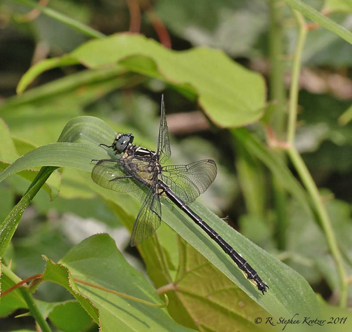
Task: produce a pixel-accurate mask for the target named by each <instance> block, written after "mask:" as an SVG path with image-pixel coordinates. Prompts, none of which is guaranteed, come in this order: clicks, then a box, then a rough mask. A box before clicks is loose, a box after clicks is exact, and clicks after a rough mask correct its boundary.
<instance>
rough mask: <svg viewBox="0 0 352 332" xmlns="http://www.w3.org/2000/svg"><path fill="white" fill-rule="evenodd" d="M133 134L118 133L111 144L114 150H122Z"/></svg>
mask: <svg viewBox="0 0 352 332" xmlns="http://www.w3.org/2000/svg"><path fill="white" fill-rule="evenodd" d="M133 139H134V136H133V135H132V134H119V135H118V136H117V137H116V139H115V142H114V144H113V148H114V150H116V151H117V152H119V153H121V152H124V151H125V150H126V148H127V146H128V144H131V143H132V142H133Z"/></svg>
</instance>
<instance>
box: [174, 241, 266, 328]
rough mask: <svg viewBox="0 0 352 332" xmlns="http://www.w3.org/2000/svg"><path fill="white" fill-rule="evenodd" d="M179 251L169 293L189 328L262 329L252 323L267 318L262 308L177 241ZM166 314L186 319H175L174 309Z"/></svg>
mask: <svg viewBox="0 0 352 332" xmlns="http://www.w3.org/2000/svg"><path fill="white" fill-rule="evenodd" d="M179 250H180V262H179V267H178V271H177V276H176V278H175V280H174V282H173V285H174V288H173V291H174V292H175V294H176V296H177V297H178V298H179V300H180V302H181V303H182V304H183V305H184V307H185V310H186V311H187V314H188V315H189V317H188V322H189V324H190V325H189V326H190V327H193V328H198V329H200V330H202V331H226V330H227V329H228V327H230V326H236V327H237V329H239V330H241V331H261V330H262V329H261V328H260V327H261V326H260V325H256V324H255V323H254V318H255V317H258V316H259V317H264V316H266V315H268V313H267V312H266V311H265V310H264V309H262V308H261V307H260V306H259V305H258V304H257V303H255V301H253V300H252V299H251V298H249V297H248V296H247V295H246V294H245V293H243V292H241V291H240V290H239V289H238V287H237V286H236V285H235V284H234V283H233V282H232V281H231V280H230V279H228V278H227V277H225V276H224V275H223V274H221V273H220V272H219V270H218V269H216V268H215V267H214V266H213V265H212V264H210V263H209V261H208V260H207V259H206V258H205V257H203V256H202V255H200V254H199V253H198V252H197V251H195V250H194V249H193V248H192V247H191V246H190V245H188V244H187V243H186V242H185V241H183V240H181V239H180V240H179ZM167 294H170V291H169V292H167ZM205 313H206V314H205ZM170 314H171V315H172V314H174V315H173V317H174V318H175V320H178V319H182V321H185V320H186V317H179V315H180V313H179V310H178V308H177V307H172V306H170ZM190 321H191V322H192V323H193V324H191V322H190Z"/></svg>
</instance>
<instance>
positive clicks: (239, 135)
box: [232, 128, 311, 214]
mask: <svg viewBox="0 0 352 332" xmlns="http://www.w3.org/2000/svg"><path fill="white" fill-rule="evenodd" d="M232 133H233V135H234V136H235V138H236V139H237V140H238V141H239V142H240V144H242V145H243V148H244V149H246V150H247V151H248V152H249V153H251V154H252V155H253V156H255V157H256V158H258V159H259V160H260V161H261V162H262V163H263V164H264V165H265V166H266V167H268V168H269V169H270V171H271V172H272V173H273V174H275V176H276V177H277V178H278V180H280V182H281V183H282V185H283V187H284V188H285V189H286V190H287V191H288V192H289V193H291V195H292V196H293V197H295V198H296V199H297V201H298V202H299V203H300V204H301V206H302V207H303V209H304V210H305V212H306V213H308V214H311V209H310V207H309V204H308V196H307V194H306V192H305V191H304V189H303V188H302V186H301V185H300V183H299V182H298V181H297V179H296V178H295V177H294V176H293V175H292V173H291V172H290V171H289V169H288V167H287V165H286V164H285V163H284V162H283V161H282V159H280V158H279V156H277V155H275V154H273V153H271V152H270V151H269V150H268V149H267V148H266V147H264V145H263V144H261V143H260V142H259V140H257V139H256V138H255V137H254V136H253V135H252V134H251V133H250V132H249V131H248V130H247V129H245V128H241V129H235V130H233V131H232Z"/></svg>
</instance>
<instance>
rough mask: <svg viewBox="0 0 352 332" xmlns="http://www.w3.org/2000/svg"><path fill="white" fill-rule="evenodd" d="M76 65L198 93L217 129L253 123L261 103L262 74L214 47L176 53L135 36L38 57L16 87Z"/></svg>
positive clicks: (22, 88)
mask: <svg viewBox="0 0 352 332" xmlns="http://www.w3.org/2000/svg"><path fill="white" fill-rule="evenodd" d="M73 63H81V64H83V65H85V66H87V67H89V68H92V69H98V68H105V67H113V66H115V65H116V64H117V63H119V64H120V65H121V66H124V67H125V68H127V69H129V70H131V71H135V72H138V73H141V74H144V75H148V76H151V77H156V78H159V79H163V80H164V81H166V82H168V83H169V84H171V85H174V86H176V87H178V88H181V89H182V90H183V91H184V92H185V93H188V94H189V93H192V94H193V95H194V94H197V95H198V99H199V103H200V105H201V106H202V107H203V109H204V111H205V112H206V114H207V115H208V116H209V117H210V118H211V120H212V121H213V122H214V123H216V124H218V125H219V126H221V127H237V126H242V125H244V124H248V123H251V122H254V121H256V120H257V119H259V117H260V116H261V115H262V110H263V108H264V106H265V84H264V80H263V78H262V77H261V76H260V75H259V74H257V73H254V72H251V71H249V70H248V69H245V68H243V67H242V66H240V65H238V64H237V63H235V62H233V61H232V60H231V59H229V58H228V57H227V56H226V55H225V54H224V53H223V52H221V51H220V50H215V49H207V48H195V49H191V50H189V51H183V52H176V51H171V50H168V49H166V48H164V47H162V46H161V45H160V44H158V43H157V42H155V41H154V40H151V39H147V38H145V37H143V36H140V35H128V34H116V35H112V36H110V37H108V38H105V39H102V40H93V41H90V42H87V43H85V44H83V45H82V46H80V47H79V48H77V49H76V50H75V51H73V52H72V53H71V54H70V55H66V56H63V57H62V58H55V59H49V60H44V61H42V62H40V63H38V64H37V65H35V66H34V67H32V68H31V69H30V70H29V71H28V72H27V73H26V74H25V75H24V76H23V77H22V79H21V82H20V83H19V86H18V91H19V92H22V91H23V90H24V89H25V88H26V87H27V86H28V84H29V83H30V82H31V81H32V80H33V79H34V78H35V77H37V76H38V75H39V74H40V73H42V72H43V71H45V70H48V69H51V68H56V67H58V66H65V65H68V64H73Z"/></svg>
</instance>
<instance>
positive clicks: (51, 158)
mask: <svg viewBox="0 0 352 332" xmlns="http://www.w3.org/2000/svg"><path fill="white" fill-rule="evenodd" d="M85 121H86V122H87V123H86V126H84V123H85ZM74 123H76V125H72V124H71V123H68V124H67V126H66V129H65V130H64V133H63V135H62V136H61V137H66V138H71V139H73V140H77V141H80V142H82V141H86V143H61V142H60V143H56V144H51V145H49V147H48V146H43V147H40V148H38V149H36V150H34V151H31V152H29V153H28V154H27V155H25V156H23V157H22V158H21V159H19V161H18V162H17V161H16V162H15V163H14V164H13V165H12V166H10V167H9V168H8V169H7V170H6V171H5V172H4V173H3V174H1V176H2V177H5V176H8V175H9V174H14V173H15V172H18V171H21V166H22V167H23V166H24V165H26V166H29V165H32V167H33V166H34V165H33V163H35V165H38V164H39V163H42V164H44V165H49V164H50V165H55V166H58V167H59V166H65V167H72V168H76V169H80V170H82V171H91V169H92V166H93V164H94V163H91V159H93V158H94V159H99V158H106V157H107V152H106V151H105V149H103V148H101V147H99V144H100V143H106V144H110V143H111V141H112V140H113V137H114V135H113V131H112V130H111V129H110V132H109V133H106V127H107V125H105V124H104V123H103V122H102V121H101V120H98V119H95V120H94V118H92V117H82V118H78V119H76V120H75V122H74ZM77 123H79V124H80V125H77ZM74 128H77V130H78V131H77V132H76V131H75V129H74ZM79 128H81V129H79ZM80 130H82V131H83V132H82V133H80ZM95 139H96V140H97V141H96V143H95V144H93V142H94V140H95ZM251 141H252V140H251ZM36 151H38V152H36ZM50 151H51V152H50ZM259 151H260V150H259ZM261 153H263V151H262V152H261ZM263 158H267V152H266V153H263ZM269 163H272V161H270V160H269ZM273 165H274V166H275V165H276V164H275V163H274V164H273ZM279 170H280V169H279ZM281 171H282V170H281ZM283 175H284V179H285V181H287V180H288V179H289V180H290V178H286V176H285V175H286V173H283ZM294 185H296V187H295V188H298V190H300V187H299V186H297V184H295V183H294ZM294 185H293V187H292V188H294ZM92 186H93V187H94V188H96V190H97V191H98V192H103V193H104V195H106V196H107V197H108V198H109V200H111V201H113V202H114V203H115V204H116V205H117V206H119V208H120V210H121V213H122V214H123V215H125V216H126V215H128V216H129V218H128V220H129V222H130V226H129V229H131V228H132V223H133V222H132V221H133V219H134V218H133V217H132V216H131V213H133V214H134V217H135V216H136V215H137V212H138V209H136V207H137V206H136V204H135V203H136V201H135V200H133V199H130V198H129V197H128V196H124V195H119V194H118V193H115V192H113V191H109V190H106V189H104V188H100V187H99V186H97V185H95V184H93V183H92ZM132 195H133V197H134V198H135V199H137V200H140V199H141V197H140V194H138V193H132ZM133 201H134V202H133ZM162 201H163V205H164V209H163V221H164V222H165V223H167V224H168V225H169V226H170V227H171V228H172V229H174V230H175V231H176V232H177V233H178V234H179V235H181V237H182V238H184V239H185V240H186V241H187V242H188V243H189V244H191V245H192V246H193V247H194V248H195V249H196V250H197V251H199V252H200V253H201V254H202V255H203V256H204V257H206V258H207V259H208V260H209V261H210V262H211V263H212V264H213V265H214V266H215V267H217V268H218V269H219V270H220V271H221V272H222V273H223V274H224V275H226V276H227V277H228V278H229V279H230V280H231V281H232V282H233V283H235V284H237V285H238V286H239V287H240V288H241V289H242V290H243V291H244V292H246V293H247V295H248V296H249V297H250V298H252V299H253V300H254V301H255V302H257V303H259V304H260V305H261V306H262V307H263V308H265V309H266V310H267V311H268V312H270V313H271V314H272V315H290V314H292V313H295V312H305V313H306V314H307V313H314V312H315V311H316V310H317V303H316V299H315V295H314V292H313V291H312V290H311V288H310V287H309V285H308V283H307V282H306V281H305V280H304V279H303V278H302V277H301V276H300V275H298V274H297V273H295V272H294V271H293V270H291V269H290V268H288V267H287V266H286V265H284V264H282V263H281V262H279V261H278V260H277V259H275V258H274V257H272V256H271V255H269V254H268V253H266V252H265V251H263V250H262V249H260V248H258V247H257V246H256V245H254V244H253V243H251V242H250V241H249V240H248V239H246V238H244V237H243V236H241V235H240V234H239V233H237V232H236V231H235V230H234V229H233V228H231V227H230V226H228V225H227V224H226V223H224V222H223V220H221V219H220V218H218V217H217V216H216V215H214V214H213V213H211V212H210V211H209V210H207V209H206V208H205V207H203V206H201V205H200V204H198V203H192V204H191V205H190V208H191V209H192V210H194V212H195V213H197V214H199V216H200V217H201V218H202V219H203V220H205V221H206V222H207V223H208V224H209V226H210V227H212V228H213V229H214V230H215V231H216V232H217V233H218V234H220V236H221V237H223V238H224V240H225V241H227V242H228V243H229V244H230V245H231V246H232V247H233V248H234V249H235V250H236V251H238V252H240V253H241V254H242V255H243V257H244V258H245V259H246V260H248V262H249V264H250V265H251V266H252V267H253V268H254V269H255V270H256V271H257V272H258V274H259V276H260V277H261V278H262V279H263V280H264V282H266V283H267V284H268V285H269V287H270V289H269V291H268V292H267V294H265V295H264V296H262V294H261V293H260V292H258V290H257V289H256V288H255V287H254V286H253V285H252V284H251V283H250V282H249V281H248V280H247V279H246V278H245V277H244V276H243V274H242V272H241V271H240V270H239V269H238V268H237V267H236V266H235V264H234V263H233V262H232V260H231V259H230V258H229V257H228V256H227V255H226V254H225V253H224V252H223V251H222V250H221V248H220V247H219V246H218V245H217V244H216V243H215V242H214V241H212V240H211V239H210V238H209V237H208V236H206V235H205V234H204V232H203V231H201V230H200V229H199V227H198V226H197V225H195V224H194V223H192V222H191V221H190V220H189V219H188V218H187V217H186V216H185V215H184V214H183V213H182V212H181V211H179V210H178V209H176V208H175V207H174V206H173V205H172V204H171V203H170V202H168V201H167V200H166V199H162ZM132 203H133V204H132ZM131 211H133V212H131ZM148 241H153V240H152V239H148V240H146V241H145V243H146V244H144V243H143V245H148ZM288 298H290V301H289V302H288V301H287V299H288Z"/></svg>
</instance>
